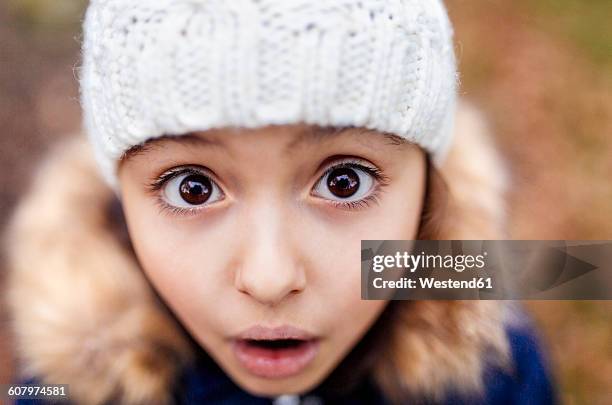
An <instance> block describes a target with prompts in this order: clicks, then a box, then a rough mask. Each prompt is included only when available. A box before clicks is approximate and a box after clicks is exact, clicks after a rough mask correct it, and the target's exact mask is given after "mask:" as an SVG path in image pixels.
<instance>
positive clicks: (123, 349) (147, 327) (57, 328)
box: [5, 102, 508, 404]
mask: <svg viewBox="0 0 612 405" xmlns="http://www.w3.org/2000/svg"><path fill="white" fill-rule="evenodd" d="M456 124H457V125H456V127H457V132H458V133H457V136H456V140H457V142H456V143H455V144H454V146H453V147H452V148H451V151H450V153H449V156H448V159H447V162H446V164H445V166H444V167H443V168H442V174H443V176H444V178H445V180H446V182H447V184H448V187H449V189H450V191H451V193H452V195H453V200H452V209H453V210H454V213H453V215H451V216H450V219H449V222H448V223H447V224H446V225H445V229H444V235H445V237H446V238H449V239H485V238H489V239H495V238H499V237H503V235H502V234H501V230H502V229H503V218H504V205H503V199H502V194H503V191H504V187H505V178H504V175H503V170H502V169H501V167H500V166H499V157H498V156H497V155H496V153H495V151H494V149H493V148H492V147H491V145H489V140H488V139H487V136H486V128H485V126H484V122H483V120H482V118H481V117H480V116H479V114H478V112H477V111H476V110H474V109H473V108H472V107H470V106H468V105H466V104H465V103H464V102H462V103H460V106H459V111H458V115H457V120H456ZM91 153H92V152H91V150H90V149H89V146H88V144H87V143H86V142H85V140H84V137H82V136H79V137H77V138H75V139H74V140H71V141H69V142H65V143H63V144H61V145H58V147H56V148H55V149H54V150H53V151H52V152H51V153H50V154H49V158H48V160H47V161H46V162H45V163H44V164H43V165H41V167H40V168H39V170H38V172H37V174H36V176H35V178H34V181H33V183H32V185H31V187H30V189H29V191H28V192H27V193H26V194H25V195H24V197H23V199H22V201H21V203H20V205H19V206H18V209H17V210H16V212H15V214H14V216H13V218H12V222H11V225H10V227H9V228H8V232H7V233H6V235H5V236H6V240H5V246H6V247H7V250H8V252H7V253H8V258H9V278H8V290H7V292H8V294H7V297H8V300H9V308H10V316H11V319H12V327H13V332H14V335H15V343H16V349H15V350H16V352H17V354H18V357H19V360H20V365H21V371H22V373H23V374H24V375H25V376H36V377H38V378H40V379H41V380H42V381H44V382H45V383H62V384H66V383H67V384H70V389H71V396H72V397H73V398H74V399H75V400H76V401H77V402H78V403H83V404H101V403H104V402H106V401H108V400H115V401H120V402H121V403H126V404H141V403H167V402H168V401H169V400H170V396H171V388H172V384H173V381H174V378H175V377H176V375H177V373H178V372H179V370H180V369H181V368H182V367H183V366H185V365H186V363H187V362H189V360H190V359H191V358H192V353H193V351H192V346H191V345H192V343H190V342H191V341H190V339H189V337H188V336H187V335H186V333H185V332H184V330H183V329H182V328H181V327H180V325H178V323H177V322H176V320H175V319H174V318H173V317H172V315H171V314H169V312H168V311H167V310H166V308H165V306H164V305H163V304H162V303H161V302H160V301H159V300H158V298H157V297H156V295H155V294H154V293H153V291H152V289H151V287H150V286H149V284H148V283H147V281H146V279H145V278H144V277H143V275H142V272H141V271H140V269H139V267H138V263H137V261H136V259H135V256H134V254H133V252H132V251H131V248H130V246H129V240H128V238H127V234H126V231H125V227H124V223H123V221H122V218H121V215H120V214H121V211H120V208H118V205H117V203H116V200H115V197H114V195H113V193H112V192H111V190H110V189H109V188H107V187H106V186H105V185H104V183H103V182H102V181H101V179H100V177H99V175H98V173H97V170H96V168H95V167H94V164H93V158H92V155H91ZM406 308H407V309H406V310H405V311H404V312H403V313H401V314H400V316H401V318H402V319H403V322H402V325H403V329H402V328H399V329H398V330H396V331H395V332H394V333H393V336H392V337H391V338H392V339H395V340H396V342H395V344H393V345H390V350H389V352H388V353H385V354H384V355H383V356H382V358H384V359H385V362H384V363H381V364H380V365H379V367H378V369H377V370H376V377H377V380H378V382H379V384H380V385H381V386H382V387H386V386H389V387H390V386H391V385H392V383H391V381H392V380H398V379H399V384H400V385H402V386H404V387H406V388H407V389H408V390H410V391H411V392H413V393H423V394H426V395H428V396H431V397H439V396H440V395H441V394H442V393H443V392H444V391H445V390H446V389H447V388H449V387H452V388H459V389H460V390H461V389H465V390H478V389H479V388H481V374H482V370H483V366H484V362H485V360H484V359H485V357H486V356H485V354H486V353H490V352H493V353H494V354H495V357H496V358H497V359H498V360H500V361H503V360H504V359H506V360H507V355H508V342H507V339H506V337H505V334H504V326H505V322H507V313H506V312H507V311H506V310H505V305H504V304H501V303H499V302H491V301H490V302H471V301H466V302H430V301H422V302H415V303H414V305H412V306H411V307H408V306H406ZM408 308H411V309H408ZM395 382H398V381H395ZM389 389H390V388H389Z"/></svg>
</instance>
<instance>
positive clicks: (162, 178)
mask: <svg viewBox="0 0 612 405" xmlns="http://www.w3.org/2000/svg"><path fill="white" fill-rule="evenodd" d="M342 167H348V168H352V169H359V170H362V171H364V172H366V173H368V174H369V175H370V176H372V177H373V178H374V179H375V180H376V184H375V185H374V188H373V190H372V192H371V193H370V195H368V196H367V197H365V198H362V199H361V200H357V201H333V200H329V203H330V204H332V205H333V206H334V207H336V208H342V209H347V210H358V209H363V208H367V207H369V206H371V205H372V204H377V203H378V202H379V197H380V193H381V192H382V191H383V189H384V187H385V186H387V184H388V182H389V179H388V178H387V177H386V176H385V175H384V174H383V172H382V171H381V170H380V169H378V168H377V167H372V166H366V165H364V164H362V163H361V162H360V161H355V160H345V161H342V162H340V163H335V164H332V165H330V166H329V167H328V168H327V169H326V170H325V172H323V174H322V175H321V176H320V177H319V179H318V180H317V182H319V181H321V179H323V178H326V177H327V176H328V175H329V174H330V173H331V172H332V171H333V170H334V169H338V168H342ZM182 174H187V175H190V174H199V175H204V176H207V177H211V176H210V175H209V174H208V173H207V172H206V171H205V170H202V169H198V168H195V167H178V168H173V169H170V170H168V171H166V172H164V173H162V174H161V175H159V176H158V177H157V178H155V179H154V180H153V181H151V182H150V183H148V184H147V185H146V189H147V191H148V193H149V194H151V195H152V196H153V197H154V198H155V203H156V205H157V206H158V208H159V209H160V212H161V213H162V214H170V215H175V216H186V217H188V216H193V215H196V214H198V213H199V212H201V211H202V210H204V209H206V207H205V206H204V207H197V208H196V207H194V208H184V207H176V206H173V205H170V204H168V203H167V202H166V201H164V199H163V197H162V196H161V193H160V190H161V189H162V187H164V185H165V184H166V183H167V182H168V181H169V180H170V179H172V178H174V177H175V176H178V175H182ZM213 181H214V180H213Z"/></svg>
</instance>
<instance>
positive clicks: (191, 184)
mask: <svg viewBox="0 0 612 405" xmlns="http://www.w3.org/2000/svg"><path fill="white" fill-rule="evenodd" d="M180 193H181V198H182V199H183V200H185V201H186V202H188V203H189V204H191V205H200V204H204V203H205V202H206V201H208V199H209V198H210V196H211V194H212V184H211V183H210V179H209V178H208V177H205V176H202V175H199V174H192V175H190V176H187V177H185V179H184V180H183V181H182V182H181V186H180Z"/></svg>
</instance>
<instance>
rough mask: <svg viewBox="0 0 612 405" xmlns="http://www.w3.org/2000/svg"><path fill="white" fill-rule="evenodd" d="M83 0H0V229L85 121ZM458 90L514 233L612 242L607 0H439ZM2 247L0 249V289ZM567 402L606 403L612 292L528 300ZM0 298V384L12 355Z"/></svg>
mask: <svg viewBox="0 0 612 405" xmlns="http://www.w3.org/2000/svg"><path fill="white" fill-rule="evenodd" d="M84 3H85V2H84V1H83V0H0V129H1V130H0V153H1V154H0V157H1V158H0V162H1V163H0V164H1V167H0V169H1V170H0V184H1V185H2V187H0V228H1V227H4V226H5V225H6V223H7V220H8V217H9V215H10V212H11V210H12V209H13V207H14V206H15V204H16V202H17V200H18V198H19V195H20V194H21V193H22V192H23V191H24V190H25V187H27V185H28V182H29V180H30V176H31V173H32V170H33V169H34V167H35V166H36V165H37V163H38V162H39V160H40V159H41V157H42V156H44V154H45V151H46V150H47V149H48V146H49V145H50V144H51V143H53V142H55V141H57V140H59V139H60V138H62V137H67V136H71V135H73V134H74V133H76V132H78V131H79V127H80V115H79V114H80V111H79V104H78V87H77V82H76V77H75V73H74V69H75V67H76V66H78V64H79V43H80V38H81V33H80V22H81V19H82V13H83V6H84ZM446 3H447V6H448V8H449V13H450V16H451V19H452V20H453V23H454V24H455V33H456V42H457V46H456V49H457V56H458V58H459V61H460V70H461V75H462V88H461V93H462V96H463V97H465V98H468V99H470V100H472V101H473V102H474V103H476V104H477V105H478V106H479V107H480V108H481V109H482V110H484V111H485V113H486V115H487V117H488V120H489V122H490V125H491V127H492V129H493V132H494V134H495V137H496V141H497V142H498V144H499V146H500V148H501V150H502V152H503V154H504V155H505V157H506V159H507V161H508V164H509V165H510V167H511V170H512V179H513V180H512V183H513V184H512V191H511V194H510V203H511V204H510V205H511V206H510V214H511V215H510V216H511V224H510V225H511V230H512V238H514V239H612V24H610V18H612V1H610V0H589V1H581V0H513V1H507V0H446ZM3 260H4V258H3V257H0V266H2V267H0V288H1V284H2V278H3V274H4V272H3V271H2V270H3V264H2V263H3ZM526 305H527V306H528V307H529V308H530V310H531V311H532V313H533V314H534V317H535V319H536V321H537V322H538V323H539V325H540V330H541V333H542V335H543V338H544V340H545V342H546V343H547V350H548V352H549V355H550V358H551V362H552V365H553V366H552V369H553V372H554V374H555V376H556V378H557V381H558V382H559V385H560V389H561V391H562V398H563V402H564V403H566V404H612V302H603V301H601V302H593V301H589V302H585V301H581V302H528V303H527V304H526ZM4 322H6V312H5V310H4V308H2V307H0V384H3V383H7V382H8V381H10V379H11V376H12V375H13V373H14V359H13V358H12V356H11V351H10V349H9V347H10V342H9V341H8V340H9V336H8V335H7V333H6V326H4Z"/></svg>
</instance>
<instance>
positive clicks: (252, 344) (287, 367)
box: [233, 338, 319, 378]
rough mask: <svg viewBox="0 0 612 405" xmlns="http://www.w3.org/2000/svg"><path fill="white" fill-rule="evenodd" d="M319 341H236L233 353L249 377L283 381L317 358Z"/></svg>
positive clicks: (284, 339)
mask: <svg viewBox="0 0 612 405" xmlns="http://www.w3.org/2000/svg"><path fill="white" fill-rule="evenodd" d="M318 347H319V342H318V340H317V339H314V338H307V339H296V338H280V339H248V338H247V339H235V340H234V345H233V348H234V353H235V355H236V358H237V359H238V361H239V362H240V363H241V364H242V365H243V366H244V367H245V368H246V369H247V370H248V371H249V372H251V373H252V374H254V375H256V376H258V377H265V378H284V377H289V376H292V375H295V374H298V373H300V372H301V371H302V370H303V369H304V368H305V367H306V366H307V365H308V364H309V363H310V362H311V361H312V360H313V359H314V358H315V356H316V354H317V351H318Z"/></svg>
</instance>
